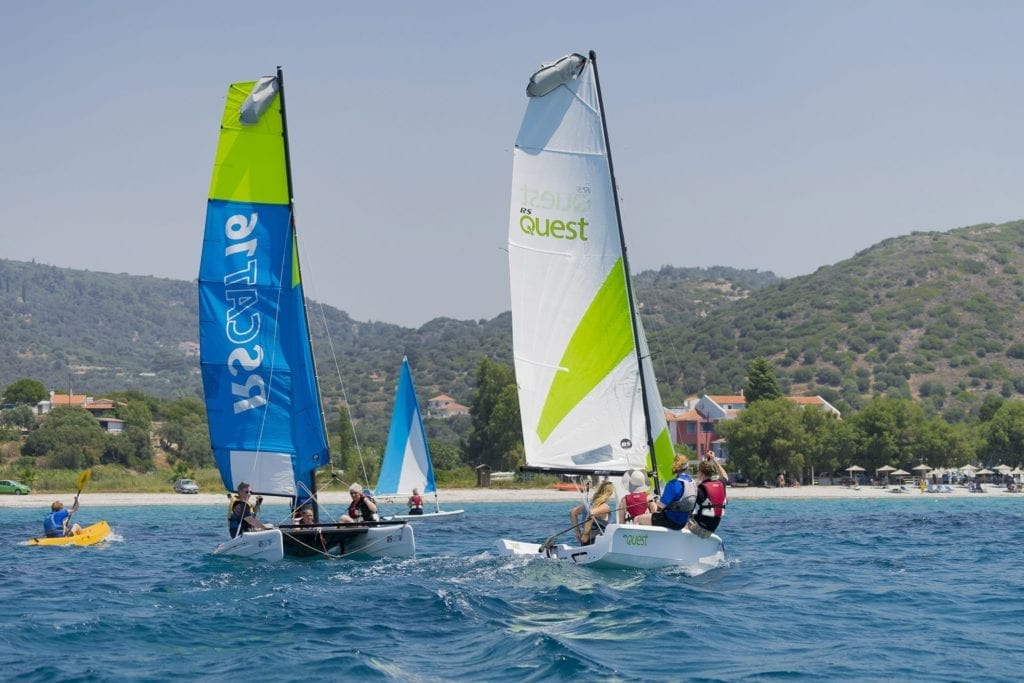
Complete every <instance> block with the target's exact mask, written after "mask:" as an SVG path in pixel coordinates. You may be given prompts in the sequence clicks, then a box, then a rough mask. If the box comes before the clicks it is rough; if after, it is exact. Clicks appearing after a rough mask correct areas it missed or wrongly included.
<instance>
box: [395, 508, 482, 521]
mask: <svg viewBox="0 0 1024 683" xmlns="http://www.w3.org/2000/svg"><path fill="white" fill-rule="evenodd" d="M463 512H465V510H441V511H439V512H424V513H423V514H422V515H387V516H386V517H381V521H385V522H395V521H401V522H430V521H434V520H439V519H451V518H452V517H461V516H462V513H463Z"/></svg>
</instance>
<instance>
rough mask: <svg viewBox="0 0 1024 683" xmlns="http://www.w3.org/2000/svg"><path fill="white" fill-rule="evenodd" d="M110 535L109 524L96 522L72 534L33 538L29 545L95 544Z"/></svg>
mask: <svg viewBox="0 0 1024 683" xmlns="http://www.w3.org/2000/svg"><path fill="white" fill-rule="evenodd" d="M109 535H110V525H109V524H107V523H106V522H96V523H95V524H90V525H89V526H87V527H85V528H84V529H82V531H81V532H80V533H77V534H75V535H74V536H59V537H57V538H33V539H30V540H29V542H28V544H29V545H95V544H97V543H99V542H100V541H102V540H103V539H104V538H106V537H107V536H109Z"/></svg>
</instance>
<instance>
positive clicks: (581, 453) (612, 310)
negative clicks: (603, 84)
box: [508, 55, 671, 472]
mask: <svg viewBox="0 0 1024 683" xmlns="http://www.w3.org/2000/svg"><path fill="white" fill-rule="evenodd" d="M527 93H528V94H530V95H531V97H530V100H529V104H528V105H527V110H526V114H525V116H524V118H523V122H522V126H521V127H520V130H519V135H518V136H517V138H516V146H515V151H514V155H513V182H512V201H511V210H510V220H509V233H508V247H509V272H510V280H511V293H512V321H513V345H514V350H515V366H516V380H517V383H518V385H519V405H520V413H521V416H522V424H523V440H524V445H525V448H526V462H527V464H528V465H529V466H531V467H537V468H550V469H558V470H578V471H580V472H594V471H604V470H611V471H615V470H627V469H635V468H646V467H648V466H650V464H651V463H650V462H649V459H648V451H649V447H648V440H649V439H650V438H651V437H650V436H649V435H648V424H647V420H648V418H647V416H646V415H645V412H644V396H643V391H642V387H643V384H644V383H646V384H647V385H648V387H647V392H646V393H647V396H646V398H647V409H648V411H649V414H650V421H651V426H650V428H651V434H653V436H654V440H655V442H656V443H657V447H658V451H659V453H661V452H662V448H663V447H664V448H666V449H667V450H666V451H665V456H664V458H659V460H664V459H670V458H671V455H670V453H671V444H670V442H669V440H668V432H667V426H666V423H665V416H664V411H663V409H662V407H661V400H660V398H659V397H658V392H657V388H656V384H655V382H654V373H653V371H652V370H651V369H650V361H649V359H648V358H647V349H646V341H645V339H644V335H643V330H642V329H641V328H640V320H639V318H634V315H633V313H632V306H631V302H630V289H629V286H628V277H629V274H628V268H627V265H626V261H625V258H624V254H623V249H622V241H621V236H620V227H619V219H618V210H617V197H616V194H615V192H614V189H613V180H612V173H611V163H610V158H609V154H608V149H607V146H606V138H605V128H604V120H603V112H602V106H601V102H600V95H599V91H598V84H597V79H596V74H595V71H594V68H593V63H592V61H591V60H588V59H587V58H585V57H583V56H581V55H569V56H567V57H564V58H562V59H560V60H558V61H557V62H554V63H553V64H549V65H545V67H543V68H542V69H541V70H540V71H538V72H537V73H536V74H534V77H533V78H532V79H531V83H530V86H529V87H528V89H527ZM634 325H636V326H637V327H636V330H634ZM637 340H639V346H640V350H641V352H642V353H641V354H638V353H637ZM641 356H642V357H643V358H644V361H643V362H644V365H645V366H646V367H645V368H644V382H643V383H642V382H641V377H640V372H641V371H640V361H639V358H640V357H641ZM659 464H660V463H659Z"/></svg>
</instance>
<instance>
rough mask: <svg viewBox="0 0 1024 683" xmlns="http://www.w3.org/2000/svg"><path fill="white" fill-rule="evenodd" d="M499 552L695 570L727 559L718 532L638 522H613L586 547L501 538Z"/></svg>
mask: <svg viewBox="0 0 1024 683" xmlns="http://www.w3.org/2000/svg"><path fill="white" fill-rule="evenodd" d="M498 553H499V554H500V555H502V556H506V557H511V556H515V555H527V556H532V557H537V558H546V559H555V560H568V561H570V562H573V563H574V564H587V565H593V566H595V567H618V568H631V569H658V568H660V567H681V568H683V569H685V570H687V571H690V572H693V573H695V574H700V573H703V572H705V571H707V570H709V569H713V568H715V567H717V566H719V565H720V564H722V563H723V562H724V561H725V548H724V546H723V545H722V539H721V538H719V537H718V536H716V535H715V534H712V535H711V536H709V537H708V538H700V537H699V536H695V535H694V534H691V533H690V532H689V531H675V530H672V529H666V528H664V527H658V526H641V525H635V524H610V525H609V526H608V528H607V529H606V530H605V532H604V533H603V534H602V535H600V536H598V537H597V539H596V540H595V541H594V543H593V544H592V545H588V546H583V547H579V546H570V545H565V544H559V545H555V546H552V547H551V548H550V549H545V548H543V547H542V546H541V545H540V544H538V543H523V542H520V541H512V540H508V539H502V540H500V541H498Z"/></svg>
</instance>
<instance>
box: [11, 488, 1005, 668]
mask: <svg viewBox="0 0 1024 683" xmlns="http://www.w3.org/2000/svg"><path fill="white" fill-rule="evenodd" d="M443 507H445V508H456V507H458V508H464V509H465V515H464V516H463V517H461V518H459V519H455V520H452V521H445V522H435V523H419V524H418V525H417V526H416V540H417V555H416V558H415V559H406V560H397V561H396V560H390V561H384V560H379V561H353V560H327V559H286V560H285V561H283V562H279V563H265V562H257V561H248V560H243V559H238V558H228V557H221V556H214V555H213V554H212V550H213V548H214V547H215V546H216V545H217V544H218V543H219V542H221V541H222V540H224V538H225V535H226V529H225V527H226V523H225V519H226V517H225V510H224V509H223V508H222V507H220V506H210V507H207V506H161V507H92V506H90V505H89V501H88V495H87V494H83V496H82V509H81V511H80V512H79V514H78V517H79V519H80V521H82V522H83V523H84V522H93V521H98V520H100V519H105V520H107V521H108V522H109V523H110V525H111V527H112V528H113V530H114V536H113V539H112V540H110V541H107V542H104V543H102V544H100V545H97V546H93V547H89V548H68V547H36V546H27V545H25V544H24V540H26V539H27V538H28V537H30V536H33V535H36V534H37V533H38V532H39V531H40V529H41V523H42V518H43V515H44V514H45V512H46V511H45V510H31V509H16V508H0V532H2V538H3V539H5V541H4V543H3V550H2V551H0V552H2V555H3V560H2V562H0V606H2V608H0V614H2V616H0V678H2V679H3V680H9V681H167V680H172V679H180V680H200V681H225V680H245V681H309V680H324V681H335V680H339V681H340V680H349V679H355V678H359V679H362V680H381V681H388V680H397V681H560V680H569V679H573V680H588V681H637V680H644V681H779V680H794V681H798V680H830V681H831V680H842V681H884V680H887V679H891V680H900V681H907V680H910V681H914V680H919V681H965V680H979V679H980V680H988V681H1020V680H1024V495H1018V494H1001V493H995V492H991V493H988V494H984V495H979V496H978V497H977V498H963V497H958V498H942V497H940V496H938V495H936V496H931V495H927V494H924V495H921V497H920V498H916V497H915V498H913V499H909V500H908V499H904V498H902V497H901V498H899V499H894V500H887V499H870V500H783V501H764V500H737V501H734V502H732V503H731V504H730V505H729V508H728V512H727V515H726V517H725V519H724V520H723V522H722V526H721V527H720V529H719V531H720V535H721V536H722V537H723V539H724V541H725V546H726V553H727V561H726V563H725V564H724V565H722V566H720V567H717V568H714V569H712V570H710V571H707V572H705V573H703V574H701V575H697V576H693V575H688V574H687V573H686V572H683V571H680V570H678V569H663V570H608V569H604V570H601V569H591V568H587V567H579V566H572V565H570V564H567V563H564V562H556V561H546V560H534V559H526V558H503V557H499V556H497V553H496V552H495V541H496V540H497V539H499V538H502V537H507V538H515V539H517V540H524V541H525V540H532V541H536V542H541V541H543V540H544V539H545V538H547V536H549V535H550V534H552V533H554V532H556V531H559V530H561V529H563V528H564V527H565V526H568V517H567V510H566V509H565V505H562V504H557V503H518V504H516V503H487V504H484V503H473V504H465V505H458V506H456V505H446V506H443ZM338 512H340V511H338ZM285 514H286V510H285V508H284V507H281V508H280V509H276V508H274V507H273V506H269V507H268V506H266V505H265V506H264V514H263V517H264V519H267V520H269V521H275V518H281V519H283V517H284V515H285Z"/></svg>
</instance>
